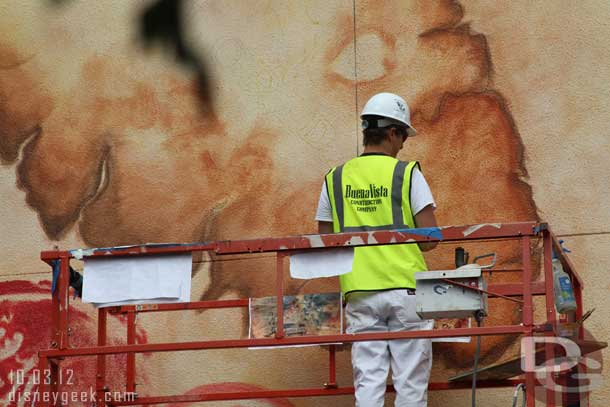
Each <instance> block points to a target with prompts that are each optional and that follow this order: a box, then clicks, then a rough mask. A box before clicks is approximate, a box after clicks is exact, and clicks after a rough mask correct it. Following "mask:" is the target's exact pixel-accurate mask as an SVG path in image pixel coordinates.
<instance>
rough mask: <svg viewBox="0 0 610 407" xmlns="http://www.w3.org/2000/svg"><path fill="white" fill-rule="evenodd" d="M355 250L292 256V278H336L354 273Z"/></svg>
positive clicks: (311, 252) (321, 251)
mask: <svg viewBox="0 0 610 407" xmlns="http://www.w3.org/2000/svg"><path fill="white" fill-rule="evenodd" d="M353 263H354V248H353V247H345V248H337V249H324V250H314V251H309V252H302V253H295V254H292V255H291V256H290V276H291V277H292V278H299V279H312V278H321V277H334V276H339V275H341V274H346V273H349V272H350V271H352V264H353Z"/></svg>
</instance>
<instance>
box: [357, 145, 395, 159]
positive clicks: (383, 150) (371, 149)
mask: <svg viewBox="0 0 610 407" xmlns="http://www.w3.org/2000/svg"><path fill="white" fill-rule="evenodd" d="M362 154H383V155H388V156H390V157H394V158H396V154H393V151H392V150H391V148H390V146H386V145H384V144H379V145H376V146H364V151H363V152H362Z"/></svg>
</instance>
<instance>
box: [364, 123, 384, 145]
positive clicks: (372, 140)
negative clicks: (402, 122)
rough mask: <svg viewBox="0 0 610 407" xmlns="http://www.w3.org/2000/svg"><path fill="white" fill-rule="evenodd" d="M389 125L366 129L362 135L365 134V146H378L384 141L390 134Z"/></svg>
mask: <svg viewBox="0 0 610 407" xmlns="http://www.w3.org/2000/svg"><path fill="white" fill-rule="evenodd" d="M389 130H390V128H389V127H378V128H374V129H364V130H363V131H362V135H363V136H364V139H363V144H364V145H365V146H378V145H379V144H381V143H383V140H385V138H386V137H387V136H388V132H389Z"/></svg>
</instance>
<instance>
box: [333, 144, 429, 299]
mask: <svg viewBox="0 0 610 407" xmlns="http://www.w3.org/2000/svg"><path fill="white" fill-rule="evenodd" d="M415 166H417V167H418V168H419V163H418V162H417V161H411V162H409V163H407V162H404V161H399V160H397V159H396V158H392V157H390V156H386V155H365V156H360V157H357V158H354V159H352V160H350V161H348V162H346V163H345V164H343V165H341V166H338V167H335V168H333V169H332V170H330V171H329V172H328V174H327V175H326V186H327V188H328V196H329V199H330V204H331V207H332V214H333V230H334V232H335V233H337V232H361V231H374V230H381V229H407V228H414V227H415V221H414V219H413V214H412V212H411V202H410V191H411V175H412V173H413V168H415ZM427 269H428V268H427V266H426V262H425V260H424V257H423V256H422V254H421V251H420V249H419V247H418V246H417V244H415V243H412V244H401V245H391V246H370V247H358V248H356V249H355V253H354V264H353V265H352V271H351V272H350V273H347V274H343V275H341V276H340V281H341V291H342V292H343V294H344V295H345V294H348V293H350V292H352V291H378V290H389V289H395V288H415V278H414V276H413V273H415V272H417V271H426V270H427Z"/></svg>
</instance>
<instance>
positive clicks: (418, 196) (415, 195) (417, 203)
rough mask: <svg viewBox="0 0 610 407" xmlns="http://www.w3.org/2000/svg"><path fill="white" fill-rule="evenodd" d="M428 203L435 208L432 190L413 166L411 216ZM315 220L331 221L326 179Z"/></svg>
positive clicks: (331, 215) (331, 214)
mask: <svg viewBox="0 0 610 407" xmlns="http://www.w3.org/2000/svg"><path fill="white" fill-rule="evenodd" d="M428 205H432V207H434V208H436V203H435V202H434V198H433V197H432V192H431V191H430V187H429V186H428V183H427V182H426V179H425V178H424V175H423V174H422V173H421V171H420V170H419V169H418V168H417V167H415V168H413V175H412V177H411V212H412V213H413V216H415V215H417V214H418V213H419V211H421V210H422V209H424V208H425V207H426V206H428ZM316 220H317V221H321V222H332V221H333V213H332V209H331V207H330V199H329V197H328V191H327V189H326V180H324V184H323V185H322V191H320V199H319V200H318V210H317V211H316Z"/></svg>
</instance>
